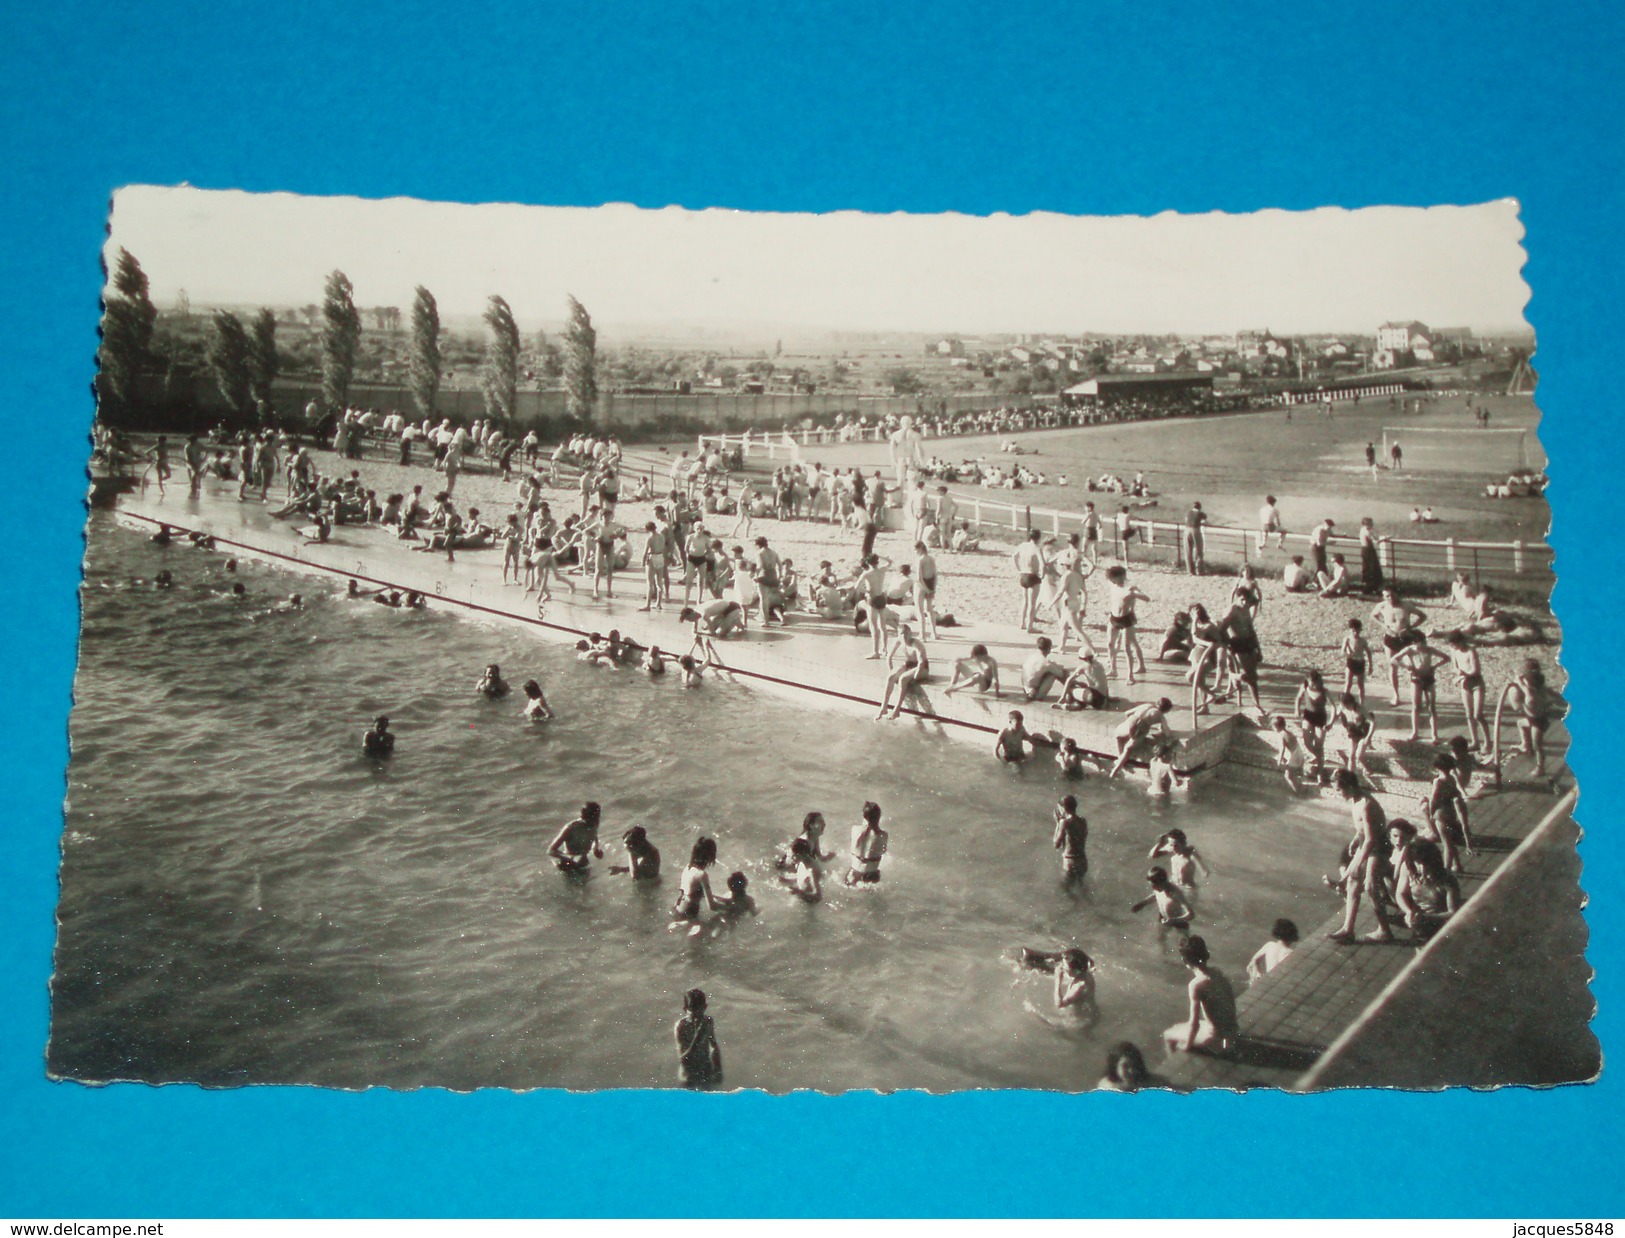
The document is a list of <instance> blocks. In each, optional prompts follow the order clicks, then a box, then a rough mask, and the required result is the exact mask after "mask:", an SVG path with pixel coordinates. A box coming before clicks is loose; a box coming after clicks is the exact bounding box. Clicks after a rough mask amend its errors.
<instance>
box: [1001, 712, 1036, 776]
mask: <svg viewBox="0 0 1625 1238" xmlns="http://www.w3.org/2000/svg"><path fill="white" fill-rule="evenodd" d="M1031 746H1032V736H1030V735H1029V734H1027V726H1026V722H1025V720H1024V719H1023V718H1022V716H1021V711H1020V710H1019V709H1012V710H1011V711H1010V716H1009V718H1008V719H1007V720H1006V721H1005V725H1004V729H1003V730H1002V731H1000V732H999V733H998V736H997V737H996V738H995V739H994V740H993V755H994V756H996V757H998V758H999V760H1001V761H1003V762H1004V763H1005V764H1007V765H1020V764H1021V763H1022V762H1023V761H1025V760H1026V759H1027V757H1028V750H1029V749H1030V748H1031Z"/></svg>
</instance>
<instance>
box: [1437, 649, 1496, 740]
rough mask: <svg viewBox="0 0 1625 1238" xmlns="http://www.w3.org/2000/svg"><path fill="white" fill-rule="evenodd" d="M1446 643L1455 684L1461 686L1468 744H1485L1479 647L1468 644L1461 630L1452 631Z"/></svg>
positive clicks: (1486, 727)
mask: <svg viewBox="0 0 1625 1238" xmlns="http://www.w3.org/2000/svg"><path fill="white" fill-rule="evenodd" d="M1445 644H1446V645H1448V646H1449V647H1450V654H1449V656H1450V664H1451V665H1452V666H1453V667H1455V670H1456V678H1457V686H1459V687H1460V688H1461V708H1462V712H1463V713H1464V714H1466V715H1467V742H1468V747H1470V748H1478V747H1480V746H1482V747H1484V748H1488V747H1489V746H1490V727H1489V723H1488V722H1486V721H1485V719H1484V668H1483V666H1482V665H1481V664H1480V663H1479V660H1478V650H1476V649H1474V648H1473V647H1472V646H1471V645H1469V644H1468V643H1467V637H1466V636H1464V635H1463V634H1462V633H1460V632H1452V633H1451V634H1450V635H1449V636H1448V637H1447V638H1446V639H1445ZM1480 736H1482V737H1483V743H1482V745H1480V743H1479V738H1480Z"/></svg>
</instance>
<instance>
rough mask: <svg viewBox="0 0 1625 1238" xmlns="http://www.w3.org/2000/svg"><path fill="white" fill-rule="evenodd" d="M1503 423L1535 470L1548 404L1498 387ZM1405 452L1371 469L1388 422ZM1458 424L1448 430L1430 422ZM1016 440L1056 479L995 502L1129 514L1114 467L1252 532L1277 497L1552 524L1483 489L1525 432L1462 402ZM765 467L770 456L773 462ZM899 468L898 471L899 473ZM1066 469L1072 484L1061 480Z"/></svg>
mask: <svg viewBox="0 0 1625 1238" xmlns="http://www.w3.org/2000/svg"><path fill="white" fill-rule="evenodd" d="M1475 402H1482V403H1484V404H1486V405H1487V406H1488V407H1489V409H1490V425H1491V427H1492V429H1497V430H1501V429H1510V428H1518V429H1523V430H1526V431H1528V433H1527V434H1526V435H1525V437H1524V440H1523V442H1524V450H1525V453H1526V455H1527V458H1528V461H1529V464H1530V466H1531V467H1534V468H1541V467H1544V466H1545V463H1546V456H1545V453H1544V452H1543V451H1542V450H1541V447H1540V443H1539V441H1538V438H1537V436H1536V434H1535V427H1536V425H1537V424H1538V422H1539V420H1540V413H1539V411H1538V410H1537V409H1536V407H1535V404H1534V401H1533V400H1532V399H1531V398H1530V397H1528V396H1511V397H1509V396H1489V397H1485V398H1482V399H1481V400H1478V401H1475ZM1384 427H1388V428H1389V429H1390V430H1391V431H1392V430H1393V429H1394V428H1395V427H1398V428H1399V433H1398V434H1397V435H1396V436H1395V437H1397V438H1398V441H1399V442H1400V444H1401V447H1402V448H1403V451H1404V467H1403V468H1402V469H1401V470H1399V471H1398V472H1395V471H1393V470H1390V469H1386V468H1384V469H1382V470H1381V471H1380V472H1381V475H1380V477H1379V478H1378V479H1377V480H1372V477H1371V474H1370V472H1369V471H1368V470H1367V469H1366V467H1365V445H1366V443H1367V442H1372V443H1375V444H1376V446H1377V449H1378V451H1379V453H1380V452H1381V451H1382V447H1383V429H1384ZM1440 429H1451V430H1456V431H1460V433H1453V434H1449V435H1441V434H1433V433H1428V431H1434V430H1440ZM1017 441H1018V443H1019V445H1020V446H1021V449H1022V451H1023V452H1024V453H1025V454H1024V455H1023V456H1022V457H1021V461H1022V463H1024V464H1026V465H1027V466H1028V467H1029V468H1032V469H1035V470H1037V471H1038V472H1041V473H1043V474H1045V476H1046V478H1047V479H1048V480H1049V482H1050V483H1051V484H1048V485H1044V486H1030V487H1025V488H1023V489H1022V490H1020V491H1016V492H1011V491H1006V490H990V491H988V492H987V493H988V497H989V498H997V499H1002V500H1004V501H1007V502H1008V501H1016V500H1019V501H1020V502H1023V503H1030V504H1032V505H1033V506H1034V507H1054V508H1059V509H1061V510H1063V511H1081V510H1082V508H1083V504H1084V502H1085V501H1086V500H1088V499H1091V498H1092V499H1094V500H1095V502H1096V504H1097V506H1098V507H1099V508H1100V510H1101V511H1102V512H1103V513H1107V514H1109V513H1111V512H1114V511H1115V510H1116V509H1117V498H1116V496H1114V495H1109V494H1107V495H1092V494H1090V493H1088V491H1087V490H1086V489H1085V486H1084V481H1085V479H1086V478H1088V477H1099V476H1100V475H1101V474H1102V473H1114V474H1116V475H1118V476H1120V477H1122V478H1124V479H1125V480H1130V479H1132V477H1133V475H1134V474H1135V473H1136V472H1144V473H1145V475H1146V480H1147V482H1148V483H1149V484H1150V486H1151V489H1152V491H1153V492H1154V493H1155V495H1156V497H1157V499H1158V509H1157V511H1156V512H1154V513H1150V514H1153V515H1155V516H1156V518H1159V519H1166V520H1174V519H1178V517H1179V516H1180V514H1181V513H1183V512H1184V510H1185V509H1186V508H1187V507H1189V506H1190V504H1191V502H1192V500H1200V501H1201V503H1202V506H1203V508H1204V509H1206V510H1207V512H1208V513H1209V516H1210V518H1211V519H1212V520H1213V521H1214V522H1215V523H1217V524H1234V525H1240V526H1242V527H1244V528H1252V527H1253V525H1254V523H1255V521H1256V517H1257V512H1258V508H1259V506H1260V504H1261V503H1262V502H1263V498H1264V495H1266V494H1273V495H1275V496H1276V497H1277V498H1278V499H1279V500H1280V507H1281V512H1282V515H1283V517H1284V518H1285V520H1286V524H1287V528H1288V529H1289V530H1291V531H1294V532H1306V531H1307V530H1308V529H1310V528H1311V527H1312V526H1313V525H1314V524H1315V523H1317V522H1318V521H1319V520H1320V519H1321V518H1323V517H1325V516H1330V517H1332V519H1334V520H1336V521H1337V523H1338V527H1339V528H1340V529H1343V530H1345V531H1347V532H1353V531H1354V529H1355V527H1356V526H1357V525H1358V523H1359V520H1360V517H1362V516H1370V517H1371V518H1372V519H1373V520H1375V521H1376V523H1377V527H1378V530H1379V531H1380V532H1382V533H1386V534H1389V535H1390V536H1395V537H1405V536H1417V537H1429V538H1441V539H1442V538H1446V537H1453V538H1456V539H1457V540H1458V541H1486V542H1505V541H1512V540H1513V539H1522V540H1524V541H1526V542H1538V541H1542V540H1544V538H1545V536H1546V532H1547V528H1548V525H1549V521H1550V514H1549V509H1548V508H1547V505H1546V502H1545V500H1543V499H1490V498H1486V497H1484V485H1485V483H1487V482H1489V481H1492V480H1494V481H1504V480H1505V479H1506V475H1507V473H1509V472H1510V471H1512V470H1513V469H1514V468H1516V467H1517V465H1518V454H1517V453H1518V443H1517V440H1516V438H1515V437H1514V436H1512V435H1505V434H1480V433H1478V432H1477V430H1476V428H1475V425H1474V421H1473V418H1472V416H1471V415H1470V414H1468V413H1467V411H1466V405H1465V402H1464V400H1463V399H1462V398H1461V397H1444V396H1441V397H1439V398H1438V399H1437V400H1436V401H1435V402H1434V403H1433V404H1431V405H1430V406H1428V408H1427V411H1426V412H1424V413H1423V414H1421V415H1417V414H1415V413H1411V414H1405V413H1402V412H1401V411H1400V410H1399V408H1398V407H1390V405H1389V402H1388V401H1387V400H1386V399H1380V400H1366V401H1363V402H1362V403H1361V404H1359V405H1358V406H1356V405H1341V404H1340V405H1338V406H1337V407H1336V411H1335V414H1334V416H1332V417H1331V418H1330V419H1328V418H1327V417H1326V415H1325V411H1324V409H1323V408H1320V407H1314V406H1304V405H1299V406H1296V407H1294V408H1293V409H1292V411H1291V420H1288V419H1287V414H1286V412H1285V411H1284V410H1279V409H1272V410H1270V411H1268V412H1262V413H1244V414H1239V415H1235V416H1222V417H1209V418H1202V419H1179V420H1169V421H1142V422H1129V423H1125V424H1122V425H1114V426H1090V427H1084V428H1078V429H1069V430H1054V431H1044V432H1040V433H1033V434H1023V435H1020V436H1018V437H1017ZM926 452H927V454H928V455H931V454H935V455H938V456H941V457H942V458H943V459H946V460H950V461H953V462H955V463H957V462H959V461H961V460H971V459H976V458H977V457H985V458H986V459H988V460H1001V459H1002V460H1004V461H1008V460H1009V459H1010V457H1008V456H1001V453H1000V452H999V441H998V439H997V437H995V436H985V437H966V438H948V439H928V440H926ZM807 454H808V455H809V456H810V457H811V458H813V459H816V460H818V461H819V462H820V463H822V464H825V465H829V466H839V467H842V468H846V467H850V466H851V465H854V464H856V465H861V466H863V467H865V468H886V467H887V466H888V463H889V461H888V457H887V449H886V446H885V444H881V443H849V444H843V445H836V446H827V447H814V448H811V449H809V451H808V453H807ZM764 463H765V462H764ZM888 471H889V470H888ZM1062 474H1065V475H1066V476H1067V478H1068V483H1069V484H1068V485H1066V486H1064V487H1063V486H1059V485H1056V484H1054V482H1055V479H1056V478H1058V477H1059V476H1060V475H1062ZM1425 506H1431V507H1432V508H1433V510H1434V514H1435V515H1436V516H1438V518H1439V521H1440V523H1439V524H1436V525H1428V526H1423V527H1420V528H1418V527H1416V526H1412V525H1411V524H1410V521H1409V516H1410V512H1411V510H1412V509H1413V508H1416V507H1425Z"/></svg>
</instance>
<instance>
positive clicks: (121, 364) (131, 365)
mask: <svg viewBox="0 0 1625 1238" xmlns="http://www.w3.org/2000/svg"><path fill="white" fill-rule="evenodd" d="M157 321H158V307H157V306H155V305H154V304H153V303H152V296H151V294H150V292H149V289H148V284H147V275H146V272H145V271H143V270H142V269H141V264H140V263H139V262H137V261H136V260H135V258H134V257H133V256H132V255H131V254H130V251H129V250H127V249H121V250H119V251H118V257H117V258H116V259H115V260H114V263H113V287H112V289H111V290H110V291H109V292H108V294H107V295H106V297H105V299H104V300H103V303H102V346H101V349H100V350H99V352H100V355H99V358H98V360H99V362H100V368H101V382H102V390H103V393H104V394H106V395H109V396H111V397H112V398H113V399H114V400H115V401H117V402H119V403H121V404H124V405H129V404H130V403H132V402H133V401H134V399H135V380H136V375H137V374H139V373H140V372H141V370H143V369H145V368H146V367H147V366H148V365H149V364H150V362H151V358H152V353H151V349H152V330H153V326H154V325H155V324H156V323H157Z"/></svg>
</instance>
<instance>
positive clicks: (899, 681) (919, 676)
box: [875, 623, 931, 720]
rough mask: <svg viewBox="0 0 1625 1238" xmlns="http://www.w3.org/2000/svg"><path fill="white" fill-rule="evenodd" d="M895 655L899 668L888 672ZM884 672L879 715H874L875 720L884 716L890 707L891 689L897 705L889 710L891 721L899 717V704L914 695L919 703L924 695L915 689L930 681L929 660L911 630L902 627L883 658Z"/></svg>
mask: <svg viewBox="0 0 1625 1238" xmlns="http://www.w3.org/2000/svg"><path fill="white" fill-rule="evenodd" d="M898 654H902V655H903V665H902V666H899V667H897V669H896V670H892V664H893V663H894V662H895V661H896V660H897V655H898ZM886 669H887V671H888V672H890V673H889V674H888V675H887V676H886V688H885V690H884V691H883V692H882V693H881V694H880V712H879V713H878V714H876V715H875V718H876V719H877V720H878V719H880V718H884V717H885V716H886V706H887V705H888V704H889V703H891V694H892V691H893V689H895V690H896V692H897V701H896V703H895V704H893V705H892V706H891V711H892V712H891V716H892V718H893V719H896V718H898V717H900V716H901V715H902V712H903V702H904V701H905V700H907V699H908V698H909V697H910V696H913V695H915V694H918V695H919V696H920V697H921V698H922V701H923V697H924V693H923V692H920V690H919V686H920V685H921V684H922V683H924V682H925V681H926V680H927V679H928V678H929V677H930V674H931V659H930V657H929V656H928V655H927V654H926V651H925V646H924V645H923V644H921V643H920V641H919V640H917V639H916V638H915V636H914V629H912V628H911V627H909V625H908V624H906V623H905V624H903V626H902V627H901V629H899V631H898V637H897V642H896V643H895V644H894V645H892V648H891V652H890V653H889V654H888V655H887V657H886Z"/></svg>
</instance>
